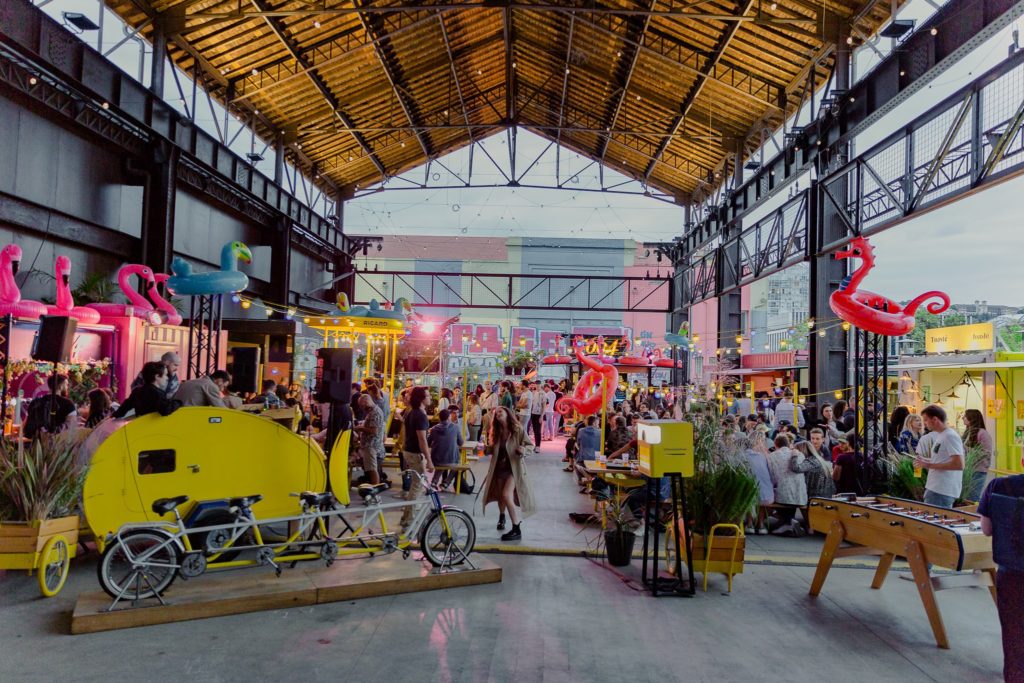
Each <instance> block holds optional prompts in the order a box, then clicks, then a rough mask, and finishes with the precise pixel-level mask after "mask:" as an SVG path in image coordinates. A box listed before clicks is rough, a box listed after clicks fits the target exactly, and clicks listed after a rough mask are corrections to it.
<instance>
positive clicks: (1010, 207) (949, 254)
mask: <svg viewBox="0 0 1024 683" xmlns="http://www.w3.org/2000/svg"><path fill="white" fill-rule="evenodd" d="M1022 193H1024V178H1018V179H1014V180H1011V181H1008V182H1006V183H1003V184H1001V185H997V186H995V187H991V188H989V189H987V190H985V191H982V192H979V193H977V194H975V195H972V196H970V197H967V198H965V199H961V200H960V201H958V202H956V203H954V204H951V205H950V206H947V207H944V208H942V209H938V210H936V211H933V212H931V213H928V214H924V215H922V216H921V217H919V218H916V219H913V220H911V221H907V222H906V223H902V224H900V225H897V226H896V227H894V228H891V229H889V230H887V231H885V232H883V233H880V234H878V235H875V236H874V237H872V238H871V242H872V244H873V245H874V246H875V258H876V265H875V268H874V269H873V270H872V271H871V275H870V276H869V278H868V280H867V282H866V283H865V287H866V288H867V289H870V290H872V291H877V292H879V293H881V294H885V295H886V296H889V297H890V298H893V299H897V300H906V299H910V298H912V297H914V296H917V295H918V294H920V293H921V292H922V291H925V290H927V289H939V290H943V291H945V292H946V293H948V294H949V296H950V298H951V299H952V300H953V302H954V303H969V302H973V301H976V300H984V301H988V302H989V303H994V304H1006V305H1013V306H1022V307H1024V229H1022V227H1024V225H1022V224H1024V220H1022V216H1021V210H1020V207H1021V206H1022V203H1021V201H1020V197H1021V195H1022Z"/></svg>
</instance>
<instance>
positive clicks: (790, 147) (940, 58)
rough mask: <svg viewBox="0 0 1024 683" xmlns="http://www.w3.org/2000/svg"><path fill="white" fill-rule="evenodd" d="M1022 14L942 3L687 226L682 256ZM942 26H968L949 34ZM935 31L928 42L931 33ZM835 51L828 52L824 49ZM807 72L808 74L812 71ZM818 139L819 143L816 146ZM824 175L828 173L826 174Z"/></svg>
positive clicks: (1017, 6)
mask: <svg viewBox="0 0 1024 683" xmlns="http://www.w3.org/2000/svg"><path fill="white" fill-rule="evenodd" d="M1022 15H1024V1H1022V0H988V1H986V2H978V1H977V0H948V2H947V3H946V4H945V5H944V6H943V7H942V8H941V9H939V10H938V11H937V12H936V13H935V14H934V15H932V17H931V18H929V19H928V20H927V21H926V22H924V23H923V24H922V25H920V26H918V27H917V30H916V31H915V32H914V33H913V34H912V35H911V36H910V37H908V38H907V39H905V40H904V41H903V42H902V43H901V45H900V49H899V50H897V51H896V52H893V53H892V54H890V55H889V56H888V57H886V58H885V59H884V60H882V62H881V63H879V64H877V65H876V66H875V68H874V69H872V71H871V73H870V74H868V75H867V76H866V77H865V78H862V79H861V80H860V81H858V82H857V83H856V84H854V85H853V86H852V87H851V89H850V90H849V92H848V93H847V97H846V98H845V100H844V101H842V102H839V103H838V105H837V109H838V111H836V112H835V113H834V114H833V115H832V116H830V117H819V119H818V120H816V121H814V122H812V123H811V124H810V125H809V126H807V127H806V128H805V129H804V136H805V137H806V140H803V141H801V143H800V144H798V143H797V142H796V141H794V142H790V143H789V144H787V145H786V147H785V148H784V149H783V150H782V151H781V152H780V153H779V154H778V155H776V156H775V157H773V158H772V159H770V160H768V161H766V162H765V164H764V165H763V166H762V167H761V169H760V170H758V171H757V172H756V173H754V174H753V175H752V177H750V178H749V179H748V180H747V181H746V182H745V183H743V185H741V186H740V187H738V188H733V191H732V192H731V193H730V194H729V195H728V196H727V197H726V198H725V200H724V203H723V205H722V207H715V210H714V211H713V212H712V213H711V214H710V215H709V216H708V217H707V218H705V219H703V221H701V222H699V223H697V224H696V225H694V226H692V227H691V228H690V229H689V230H688V232H687V233H686V234H685V235H684V240H685V244H686V248H687V250H691V251H692V250H693V249H696V248H698V247H700V246H701V245H702V244H706V243H707V242H708V241H709V240H711V239H714V238H715V237H716V236H718V235H719V233H720V230H721V229H722V228H723V227H724V226H726V225H728V224H729V223H731V222H732V221H734V220H737V219H739V218H742V217H743V216H745V215H746V214H748V213H749V212H751V211H753V210H754V209H756V208H757V207H759V206H761V205H762V204H763V203H764V202H766V201H768V200H769V199H771V198H772V197H774V196H775V195H776V193H777V192H778V191H779V189H781V188H783V187H785V186H786V184H788V183H789V182H790V181H791V180H792V179H794V178H797V177H800V176H801V175H802V174H803V173H805V172H806V171H807V170H808V169H810V168H811V167H812V166H813V165H814V164H815V163H816V162H817V163H819V164H824V163H826V162H828V163H831V162H829V161H828V159H822V158H821V157H820V156H819V155H821V154H822V152H825V153H827V154H828V155H829V156H834V154H835V152H836V150H837V149H839V148H841V147H842V146H844V145H845V144H846V143H847V142H849V141H850V140H852V139H853V138H854V137H856V136H857V135H858V134H860V133H861V132H862V131H863V130H865V129H866V128H867V127H869V126H871V125H872V124H874V123H876V122H878V121H879V120H880V119H881V118H882V117H883V116H885V115H886V114H887V113H889V112H891V111H892V110H893V109H895V108H896V107H897V106H899V105H900V104H901V103H903V102H905V101H906V100H907V99H909V98H910V97H911V96H913V95H914V94H915V93H917V92H919V91H921V90H923V89H924V88H927V87H928V85H929V84H930V83H931V82H932V81H933V80H934V79H935V78H936V77H937V76H939V75H940V74H942V73H943V72H945V71H946V69H948V68H949V67H950V66H951V65H953V64H955V63H957V62H958V61H959V60H960V59H962V58H963V57H964V56H966V55H967V54H968V53H970V52H971V51H972V50H974V49H975V48H976V47H977V46H979V45H981V44H983V43H984V42H985V41H986V40H988V39H989V38H991V37H993V36H994V35H996V34H998V32H999V31H1001V30H1003V29H1004V28H1006V27H1007V26H1009V25H1010V24H1012V23H1013V22H1014V21H1016V20H1017V19H1018V18H1020V17H1021V16H1022ZM949 27H971V29H970V30H950V28H949ZM933 28H934V29H935V30H936V35H932V33H931V30H932V29H933ZM827 47H828V48H829V49H834V47H833V46H831V45H829V46H827ZM807 68H813V66H812V65H811V64H809V65H808V67H807ZM819 140H820V141H821V144H818V142H819ZM825 170H826V171H827V170H828V169H827V168H825Z"/></svg>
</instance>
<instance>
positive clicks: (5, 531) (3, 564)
mask: <svg viewBox="0 0 1024 683" xmlns="http://www.w3.org/2000/svg"><path fill="white" fill-rule="evenodd" d="M78 527H79V519H78V515H71V516H69V517H58V518H56V519H46V520H42V521H40V520H35V521H33V522H0V569H27V570H29V571H31V570H33V569H35V568H36V567H37V566H38V564H39V553H40V551H42V549H43V546H44V545H46V542H47V541H49V540H50V539H51V538H53V537H54V536H57V535H60V536H63V537H64V538H65V540H67V543H68V549H69V551H70V553H71V556H72V557H73V556H74V552H75V547H76V546H77V545H78Z"/></svg>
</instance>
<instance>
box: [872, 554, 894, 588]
mask: <svg viewBox="0 0 1024 683" xmlns="http://www.w3.org/2000/svg"><path fill="white" fill-rule="evenodd" d="M895 557H896V556H895V555H893V554H892V553H882V558H881V559H880V560H878V569H876V570H875V578H874V580H873V581H872V582H871V587H872V588H874V589H876V590H877V589H879V588H881V587H882V584H883V583H885V577H886V576H888V575H889V568H890V567H891V566H892V561H893V558H895Z"/></svg>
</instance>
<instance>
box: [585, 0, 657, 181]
mask: <svg viewBox="0 0 1024 683" xmlns="http://www.w3.org/2000/svg"><path fill="white" fill-rule="evenodd" d="M657 4H658V0H652V1H651V6H650V9H654V7H655V6H656V5H657ZM650 23H651V15H649V14H647V15H644V16H643V21H642V22H641V24H640V28H639V29H636V30H633V26H632V24H631V23H630V22H627V31H626V40H627V41H628V42H627V44H628V45H630V47H631V48H632V50H631V51H632V54H631V55H629V57H628V61H629V66H627V67H626V77H625V78H624V79H623V81H622V86H621V87H622V90H621V91H620V92H619V99H618V101H617V102H615V105H614V106H613V107H612V108H611V116H609V117H608V119H607V121H608V128H609V129H611V128H614V127H615V124H617V123H618V122H619V114H620V113H621V112H622V105H623V104H625V102H626V96H627V95H628V94H629V83H630V81H632V80H633V72H634V71H635V70H636V65H637V62H639V61H640V46H641V45H643V43H644V36H645V35H646V34H647V27H648V26H649V25H650ZM611 139H612V136H611V135H604V136H602V137H601V138H600V140H601V142H600V148H599V149H598V150H597V156H598V158H599V159H600V160H601V163H602V164H603V163H604V158H605V156H606V155H607V154H608V143H609V142H611Z"/></svg>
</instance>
